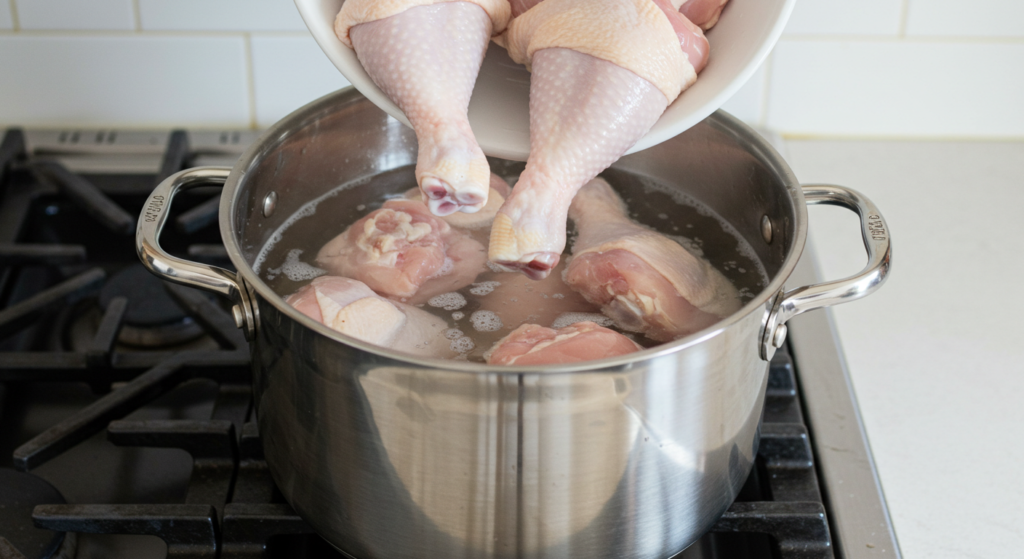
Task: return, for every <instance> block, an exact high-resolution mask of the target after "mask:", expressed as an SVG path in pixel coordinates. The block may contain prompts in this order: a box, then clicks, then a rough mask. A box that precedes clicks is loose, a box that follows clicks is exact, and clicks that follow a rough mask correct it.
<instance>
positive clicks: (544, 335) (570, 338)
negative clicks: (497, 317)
mask: <svg viewBox="0 0 1024 559" xmlns="http://www.w3.org/2000/svg"><path fill="white" fill-rule="evenodd" d="M641 349H643V348H642V347H640V346H639V345H637V343H636V342H634V341H633V340H631V339H629V338H627V337H626V336H623V335H622V334H619V333H618V332H616V331H614V330H609V329H607V328H602V327H601V326H598V325H597V324H594V323H593V322H578V323H576V324H572V325H569V326H566V327H565V328H560V329H558V330H552V329H551V328H545V327H543V326H538V325H536V324H523V325H522V326H520V327H519V328H516V329H515V330H514V331H513V332H512V333H511V334H509V335H508V336H505V337H504V338H502V339H501V340H500V341H498V343H496V344H494V347H492V348H491V350H490V351H488V352H487V354H486V356H485V357H486V358H487V362H488V363H490V364H491V365H550V364H556V363H576V362H578V361H592V360H595V359H607V358H608V357H615V356H617V355H625V354H627V353H633V352H634V351H640V350H641Z"/></svg>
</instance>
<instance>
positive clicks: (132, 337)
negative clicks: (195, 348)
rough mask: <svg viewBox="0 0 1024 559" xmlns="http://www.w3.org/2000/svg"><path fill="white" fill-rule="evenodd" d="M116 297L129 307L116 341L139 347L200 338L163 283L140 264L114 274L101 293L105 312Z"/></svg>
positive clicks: (194, 325) (199, 327)
mask: <svg viewBox="0 0 1024 559" xmlns="http://www.w3.org/2000/svg"><path fill="white" fill-rule="evenodd" d="M115 297H127V298H128V308H127V310H126V311H125V314H124V325H123V326H122V327H121V332H120V334H119V335H118V341H119V342H121V343H124V344H128V345H134V346H142V347H161V346H171V345H177V344H182V343H185V342H188V341H191V340H194V339H196V338H199V337H200V336H202V335H203V329H202V327H201V326H200V325H199V324H197V323H196V322H195V321H194V320H192V318H191V317H189V316H188V314H186V313H185V311H184V310H182V308H181V307H180V306H179V305H178V304H177V303H176V302H174V299H172V298H171V296H170V295H168V294H167V291H166V290H165V289H164V283H163V281H161V280H160V279H159V278H157V277H156V276H154V275H153V274H151V273H149V271H147V270H146V269H145V268H143V267H142V265H141V264H134V265H131V266H128V267H127V268H125V269H123V270H121V271H119V272H117V273H116V274H114V275H113V276H112V277H111V278H110V279H109V280H108V281H107V283H106V284H105V285H104V286H103V289H102V290H100V296H99V304H100V307H102V308H103V309H104V310H105V309H106V308H107V306H108V305H110V302H111V300H113V299H114V298H115Z"/></svg>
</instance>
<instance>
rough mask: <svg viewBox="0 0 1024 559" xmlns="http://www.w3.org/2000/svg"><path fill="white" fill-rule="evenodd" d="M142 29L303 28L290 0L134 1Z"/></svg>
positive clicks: (300, 29) (249, 29) (270, 29)
mask: <svg viewBox="0 0 1024 559" xmlns="http://www.w3.org/2000/svg"><path fill="white" fill-rule="evenodd" d="M138 3H139V15H140V18H141V20H142V29H143V30H146V31H151V30H175V31H178V30H187V31H305V30H306V25H305V24H304V23H303V22H302V18H301V17H299V11H298V10H297V9H296V8H295V4H294V3H293V2H292V1H291V0H138Z"/></svg>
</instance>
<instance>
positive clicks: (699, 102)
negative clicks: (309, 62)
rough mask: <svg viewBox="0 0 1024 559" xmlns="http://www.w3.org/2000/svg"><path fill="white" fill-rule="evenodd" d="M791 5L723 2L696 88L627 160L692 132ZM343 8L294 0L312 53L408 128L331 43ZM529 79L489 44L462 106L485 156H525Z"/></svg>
mask: <svg viewBox="0 0 1024 559" xmlns="http://www.w3.org/2000/svg"><path fill="white" fill-rule="evenodd" d="M795 2H796V0H729V3H728V4H727V5H726V6H725V10H723V12H722V16H721V18H720V19H719V21H718V24H717V25H715V27H714V28H712V29H711V30H710V31H708V33H707V38H708V42H709V43H710V44H711V57H710V59H709V61H708V65H707V67H706V68H704V71H703V72H701V73H700V75H699V77H698V78H697V83H695V84H693V86H691V87H690V88H689V89H687V90H686V91H684V92H683V93H682V95H680V96H679V98H678V99H676V100H675V101H674V102H673V103H672V104H671V105H669V107H668V109H666V110H665V114H663V115H662V116H661V119H659V120H658V122H656V123H655V124H654V126H653V127H652V128H651V130H650V132H648V133H647V135H646V136H644V137H643V138H641V139H640V141H639V142H637V143H636V145H635V146H633V149H631V150H629V151H628V152H627V153H633V152H635V151H639V150H642V149H644V148H648V147H651V146H653V145H655V144H658V143H660V142H663V141H665V140H667V139H669V138H671V137H673V136H675V135H677V134H679V133H681V132H683V131H684V130H686V129H687V128H689V127H691V126H693V125H694V124H697V123H698V122H700V121H701V120H703V119H704V118H705V117H706V116H708V115H709V114H711V113H713V112H714V111H715V110H716V109H718V107H720V106H721V105H722V104H723V103H725V102H726V101H727V100H729V98H730V97H732V95H733V94H734V93H736V90H738V89H739V88H740V86H742V85H743V84H744V83H745V82H746V81H747V80H748V79H749V78H750V76H751V75H752V74H753V73H754V71H755V70H756V69H757V67H758V66H759V65H760V64H761V62H762V61H763V60H764V59H765V57H766V56H768V53H769V52H770V51H771V49H772V47H773V46H774V45H775V42H776V41H777V40H778V39H779V35H781V34H782V28H783V27H784V26H785V25H786V20H788V19H789V14H790V12H791V11H792V9H793V4H794V3H795ZM343 3H344V0H295V5H296V6H297V7H298V8H299V13H300V14H302V19H303V20H305V22H306V26H307V27H309V30H310V32H312V34H313V37H314V38H315V39H316V42H317V43H318V44H319V45H320V48H321V49H323V51H324V52H325V53H326V54H327V57H328V58H330V59H331V62H333V63H334V65H335V66H336V67H337V68H338V69H339V70H341V73H342V74H344V75H345V77H346V78H347V79H348V81H350V82H352V85H354V86H355V87H356V89H358V90H359V91H360V92H361V93H362V94H363V95H365V96H366V97H367V98H369V99H370V101H372V102H373V103H374V104H375V105H377V106H378V107H380V108H381V109H384V110H385V111H387V113H388V114H390V115H391V116H393V117H395V118H397V119H398V120H401V121H402V122H404V123H405V124H409V121H408V120H407V119H406V118H405V115H404V114H402V111H401V110H399V109H398V106H397V105H395V104H394V103H393V102H391V100H390V99H388V98H387V96H386V95H384V93H383V92H382V91H381V90H380V89H379V88H378V87H377V86H376V85H375V84H374V83H373V81H372V80H371V79H370V76H369V75H368V74H367V73H366V71H365V70H363V66H362V65H361V64H360V63H359V59H358V58H356V53H355V51H353V50H352V49H350V48H348V47H346V46H345V45H344V44H342V42H341V41H339V40H338V38H337V37H336V36H335V35H334V18H335V16H337V15H338V11H340V10H341V5H342V4H343ZM529 108H530V73H529V72H527V71H526V68H524V67H523V66H521V65H519V64H516V63H515V62H512V59H510V58H509V57H508V54H507V53H506V52H505V49H503V48H501V47H499V46H497V45H495V44H494V43H491V45H490V47H488V49H487V57H486V58H484V63H483V67H481V68H480V75H479V77H478V78H477V81H476V88H475V89H474V90H473V98H472V99H471V100H470V103H469V122H470V125H472V127H473V133H474V134H476V139H477V141H479V142H480V147H481V148H483V150H484V152H485V153H487V154H488V155H493V156H495V157H501V158H504V159H514V160H519V161H525V160H526V156H527V155H528V154H529V152H530V118H529Z"/></svg>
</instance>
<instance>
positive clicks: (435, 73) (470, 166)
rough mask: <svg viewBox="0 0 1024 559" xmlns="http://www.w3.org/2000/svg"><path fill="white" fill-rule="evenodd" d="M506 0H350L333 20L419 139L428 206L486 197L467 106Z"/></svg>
mask: <svg viewBox="0 0 1024 559" xmlns="http://www.w3.org/2000/svg"><path fill="white" fill-rule="evenodd" d="M509 17H510V7H509V4H508V0H471V1H461V2H459V1H450V0H348V1H347V2H345V4H344V5H343V6H342V8H341V11H340V12H339V13H338V17H337V19H336V20H335V24H334V30H335V33H336V34H337V35H338V38H339V39H341V41H342V42H344V43H345V44H347V45H348V46H350V47H353V48H354V49H355V51H356V55H357V56H358V57H359V62H360V63H361V64H362V65H363V68H364V69H365V70H366V72H367V73H368V74H369V75H370V78H371V79H372V80H373V82H374V83H375V84H377V86H378V87H380V88H381V90H382V91H383V92H384V93H385V94H386V95H387V96H388V98H390V99H391V100H392V101H394V102H395V104H397V105H398V107H399V108H400V109H402V112H404V113H405V115H406V116H407V117H408V118H409V122H410V123H412V127H413V129H414V130H415V131H416V139H417V142H418V144H419V155H418V158H417V161H416V182H417V183H418V184H419V186H420V189H421V190H423V193H424V197H425V198H426V199H427V200H429V202H428V203H429V206H430V211H431V212H433V213H434V214H435V215H447V214H450V213H454V212H456V211H463V212H466V213H473V212H476V211H479V210H480V209H481V208H483V207H484V204H486V203H487V183H488V170H489V167H488V165H487V159H486V158H485V157H484V153H483V151H481V149H480V146H479V145H478V144H477V141H476V137H475V136H474V135H473V131H472V130H471V129H470V126H469V119H468V118H467V116H466V111H467V109H468V107H469V98H470V95H471V94H472V92H473V84H474V83H475V81H476V76H477V73H478V72H479V71H480V64H481V62H482V61H483V57H484V53H485V52H486V51H487V44H488V43H489V42H490V38H491V35H492V34H497V33H500V32H502V31H503V30H504V28H505V26H506V25H507V23H508V20H509Z"/></svg>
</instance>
